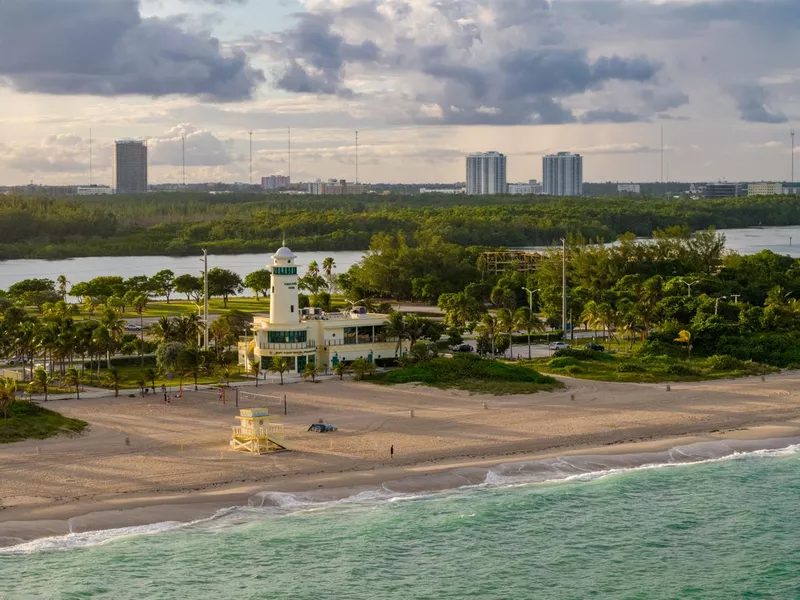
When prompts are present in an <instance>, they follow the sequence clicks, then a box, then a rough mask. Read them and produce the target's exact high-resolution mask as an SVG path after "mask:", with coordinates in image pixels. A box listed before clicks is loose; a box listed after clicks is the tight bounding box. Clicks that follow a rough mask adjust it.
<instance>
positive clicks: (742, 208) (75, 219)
mask: <svg viewBox="0 0 800 600" xmlns="http://www.w3.org/2000/svg"><path fill="white" fill-rule="evenodd" d="M796 224H800V201H798V199H797V198H796V197H788V196H776V197H759V198H729V199H721V200H719V199H714V200H688V199H633V198H616V197H615V198H548V197H518V198H517V197H512V196H497V197H492V196H490V197H478V196H474V197H473V196H445V195H440V196H437V195H431V196H429V197H428V196H425V197H421V196H389V197H383V196H356V197H336V198H333V197H314V196H307V197H291V198H286V197H282V196H259V195H253V194H241V195H236V194H232V195H230V196H211V195H208V194H199V193H193V194H189V193H187V194H180V193H176V194H168V193H162V194H159V193H155V194H148V195H146V196H138V197H124V196H115V197H113V199H111V200H109V199H107V198H96V197H82V198H59V199H54V198H41V197H21V196H8V197H4V198H3V199H2V201H0V260H3V259H10V258H63V257H73V256H102V255H109V256H122V255H173V256H181V255H188V254H194V253H199V251H200V249H201V248H204V247H205V248H208V250H209V251H210V252H212V253H214V254H233V253H245V252H265V251H270V250H274V249H275V248H276V247H278V246H279V245H281V240H282V239H283V238H284V236H286V237H288V238H289V239H290V240H291V245H292V248H293V249H294V250H296V251H311V250H315V251H325V250H331V251H333V250H364V249H366V248H368V246H369V244H370V241H371V240H372V238H373V236H375V235H376V234H379V233H385V234H388V235H395V234H397V233H398V232H403V233H405V235H406V236H408V238H409V239H413V238H414V237H416V236H417V235H421V236H431V235H436V236H439V237H441V238H442V240H443V241H444V242H446V243H453V244H457V245H462V246H486V247H493V248H497V247H516V246H539V245H550V244H552V243H554V242H556V241H557V240H559V239H560V238H562V237H564V236H566V235H580V236H583V237H584V238H585V239H605V240H612V239H615V238H616V237H617V236H618V235H620V234H623V233H627V232H631V233H634V234H636V235H638V236H649V235H651V233H652V232H653V231H654V230H658V229H666V228H668V227H671V226H676V225H681V226H687V227H689V229H690V230H701V229H705V228H708V227H711V226H714V227H717V228H731V227H748V226H754V225H796Z"/></svg>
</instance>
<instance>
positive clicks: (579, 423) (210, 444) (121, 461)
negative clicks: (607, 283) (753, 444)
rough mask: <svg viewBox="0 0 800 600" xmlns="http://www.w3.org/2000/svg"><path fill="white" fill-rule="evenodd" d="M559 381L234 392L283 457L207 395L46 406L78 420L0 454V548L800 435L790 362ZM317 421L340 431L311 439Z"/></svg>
mask: <svg viewBox="0 0 800 600" xmlns="http://www.w3.org/2000/svg"><path fill="white" fill-rule="evenodd" d="M566 383H567V388H566V389H565V390H562V391H559V392H555V393H542V394H535V395H530V396H509V397H486V396H470V395H469V394H467V393H465V392H458V391H441V390H436V389H431V388H424V387H418V386H411V385H409V386H399V387H383V386H375V385H372V384H365V383H357V382H353V381H343V382H340V381H335V380H330V381H324V382H322V383H317V384H312V383H296V384H291V385H286V386H282V387H281V386H278V385H277V384H268V385H261V386H259V387H258V389H256V388H255V387H250V388H246V391H247V392H251V393H255V394H275V395H283V394H284V393H285V394H286V395H287V400H288V402H287V404H288V415H287V416H283V405H282V402H280V401H279V400H278V399H275V398H261V397H253V396H248V397H245V395H244V394H243V395H242V397H241V402H240V406H241V407H243V408H248V407H260V406H266V407H267V408H269V409H270V411H271V412H272V413H273V414H279V415H281V417H280V422H282V423H283V424H284V426H285V430H286V436H287V444H288V447H289V448H290V451H289V452H281V453H275V454H270V455H264V456H260V457H259V456H251V455H246V454H240V453H233V452H230V451H229V449H228V441H229V439H230V431H231V430H230V426H231V425H233V424H234V419H233V416H234V415H235V414H238V409H237V408H236V407H235V406H234V404H233V402H232V401H231V400H229V401H228V402H227V403H226V404H224V405H223V404H222V403H220V402H219V400H218V398H217V394H216V393H215V392H191V391H187V392H185V394H184V398H183V399H181V400H173V401H172V403H171V404H170V405H168V406H167V405H165V404H164V403H163V401H162V400H161V398H160V396H156V397H152V396H148V397H145V398H141V397H138V396H137V397H135V398H130V397H120V398H113V397H111V398H101V399H82V400H67V401H58V402H52V403H48V407H49V408H51V409H54V410H57V411H59V412H62V413H64V414H65V415H67V416H70V417H76V418H80V419H84V420H86V421H88V422H89V423H90V425H91V427H90V429H89V431H88V432H87V433H86V434H84V435H82V436H79V437H74V438H68V437H59V438H54V439H50V440H43V441H38V440H34V441H28V442H21V443H16V444H9V445H6V446H3V447H2V448H0V475H2V476H1V477H0V545H10V544H15V543H19V542H20V541H24V540H28V539H33V538H37V537H43V536H51V535H60V534H65V533H68V532H70V531H72V532H80V531H89V530H97V529H110V528H116V527H126V526H132V525H140V524H146V523H154V522H160V521H168V520H177V521H189V520H194V519H199V518H204V517H209V516H211V515H213V514H214V513H216V512H217V511H218V510H219V509H220V508H223V507H228V506H234V505H248V504H250V505H258V503H259V502H262V501H263V498H264V496H263V495H259V494H260V493H262V492H270V491H282V492H309V491H313V493H315V494H316V495H317V496H318V497H321V495H327V497H331V498H336V497H343V496H346V495H349V494H352V493H353V491H354V490H359V489H370V488H374V487H376V486H381V485H387V482H391V487H392V489H393V490H406V491H409V492H413V491H421V490H432V489H444V488H448V487H458V486H459V485H464V484H468V483H481V481H482V478H485V474H486V468H488V467H490V466H493V465H498V464H501V463H509V462H519V461H524V460H532V459H537V458H544V457H548V456H564V455H586V454H612V453H613V454H631V453H644V452H656V451H661V450H666V449H669V448H672V447H675V446H683V445H686V444H690V443H694V442H708V441H713V440H730V439H733V440H736V439H738V440H765V439H775V438H791V437H793V436H800V373H796V372H789V373H784V374H780V375H772V376H769V377H767V378H766V381H763V382H762V381H761V378H751V379H742V380H735V381H715V382H704V383H686V384H672V386H671V391H669V392H668V391H667V390H666V386H665V385H637V384H610V383H601V382H590V381H582V380H567V381H566ZM243 391H244V390H243ZM573 395H574V400H573V399H572V396H573ZM411 410H413V411H414V417H413V418H412V417H411V416H410V411H411ZM319 419H322V420H324V421H325V422H326V423H332V424H335V425H337V426H338V427H339V431H338V432H335V433H331V434H317V433H309V432H308V431H307V428H308V426H309V425H310V424H312V423H316V422H317V421H318V420H319ZM391 446H394V449H395V454H394V458H393V459H392V458H390V454H389V448H390V447H391Z"/></svg>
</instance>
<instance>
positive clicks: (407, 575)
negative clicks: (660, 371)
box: [0, 442, 800, 600]
mask: <svg viewBox="0 0 800 600" xmlns="http://www.w3.org/2000/svg"><path fill="white" fill-rule="evenodd" d="M783 446H786V442H783ZM753 447H754V446H753V445H752V444H751V445H750V446H748V445H747V444H741V445H740V446H739V447H737V448H732V447H731V446H730V445H729V444H726V443H724V442H715V443H710V444H700V445H694V446H686V447H682V448H675V449H673V450H671V451H669V452H664V453H657V454H656V453H654V454H648V455H645V454H640V455H627V456H616V457H615V456H592V457H571V458H568V459H550V460H542V461H534V462H525V463H514V464H507V465H502V466H500V467H496V468H493V469H491V470H490V471H488V472H487V473H486V476H485V481H484V483H481V484H479V485H469V486H466V487H461V488H457V489H451V490H444V491H438V492H431V493H415V494H408V493H398V492H396V491H392V489H391V486H385V487H384V488H381V489H377V490H373V491H360V492H359V493H357V494H355V495H353V496H350V497H347V498H344V499H342V500H337V501H327V502H320V501H315V499H314V497H313V496H312V495H306V496H304V495H290V494H275V493H269V494H266V493H265V494H261V495H257V496H255V497H254V498H253V499H252V500H251V502H250V506H247V507H238V508H231V509H228V510H226V511H222V512H221V513H220V514H219V515H217V516H216V517H215V518H213V519H209V520H205V521H202V522H195V523H191V524H179V523H160V524H156V525H151V526H146V527H138V528H129V529H125V530H115V531H103V532H91V533H81V534H71V535H69V536H65V537H60V538H49V539H45V540H38V541H35V542H29V543H25V544H20V545H17V546H13V547H8V548H3V549H0V598H3V599H4V600H6V599H15V600H16V599H18V598H25V599H27V598H52V599H61V598H64V599H67V598H70V599H71V598H114V599H116V600H121V599H134V598H136V599H145V598H147V599H149V598H154V599H155V598H157V599H186V598H231V599H255V598H259V599H260V598H270V599H272V598H277V599H292V600H300V599H314V600H318V599H320V598H348V599H361V598H365V599H366V598H370V599H372V598H379V599H395V598H396V599H403V600H408V599H417V598H419V599H422V598H426V599H440V598H482V599H495V598H496V599H518V598H519V599H523V598H525V599H527V598H535V599H540V598H545V599H546V598H559V599H561V598H631V599H633V598H641V599H656V598H702V599H717V598H719V599H725V600H728V599H732V598H776V599H792V598H800V445H796V444H795V445H790V446H788V447H781V443H778V442H774V443H771V444H767V445H766V446H762V447H770V448H772V449H768V450H752V448H753ZM734 450H736V451H735V452H734Z"/></svg>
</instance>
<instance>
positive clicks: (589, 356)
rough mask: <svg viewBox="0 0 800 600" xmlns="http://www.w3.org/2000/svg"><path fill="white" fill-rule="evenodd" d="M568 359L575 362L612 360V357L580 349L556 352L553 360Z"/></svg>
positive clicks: (603, 353)
mask: <svg viewBox="0 0 800 600" xmlns="http://www.w3.org/2000/svg"><path fill="white" fill-rule="evenodd" d="M561 357H564V358H566V357H569V358H574V359H575V360H614V357H613V356H611V355H610V354H606V353H605V352H595V351H594V350H584V349H582V348H568V349H565V350H556V351H555V352H554V353H553V358H561Z"/></svg>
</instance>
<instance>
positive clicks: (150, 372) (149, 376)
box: [144, 367, 158, 394]
mask: <svg viewBox="0 0 800 600" xmlns="http://www.w3.org/2000/svg"><path fill="white" fill-rule="evenodd" d="M156 377H158V372H157V371H156V370H155V369H153V368H152V367H151V368H149V369H145V371H144V378H145V381H149V382H150V383H151V384H152V386H153V393H154V394H155V393H156Z"/></svg>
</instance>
